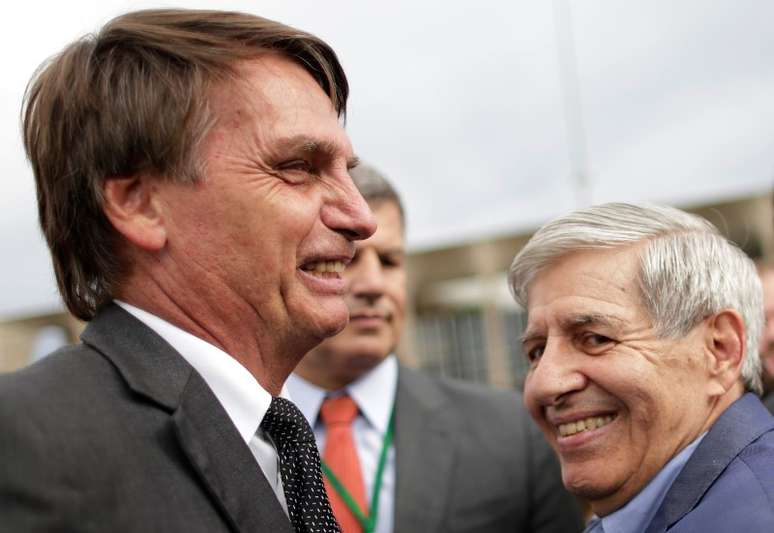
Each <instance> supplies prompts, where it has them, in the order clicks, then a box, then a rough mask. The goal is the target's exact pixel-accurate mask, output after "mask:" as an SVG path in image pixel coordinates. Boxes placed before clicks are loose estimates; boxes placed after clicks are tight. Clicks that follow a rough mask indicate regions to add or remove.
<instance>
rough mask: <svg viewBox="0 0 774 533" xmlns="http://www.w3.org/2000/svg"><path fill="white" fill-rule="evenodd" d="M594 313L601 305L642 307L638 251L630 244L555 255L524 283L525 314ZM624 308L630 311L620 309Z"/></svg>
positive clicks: (608, 307) (607, 307)
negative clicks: (539, 311) (525, 290)
mask: <svg viewBox="0 0 774 533" xmlns="http://www.w3.org/2000/svg"><path fill="white" fill-rule="evenodd" d="M545 309H552V310H559V309H561V310H562V311H563V313H564V314H573V315H574V314H580V315H590V316H591V315H595V314H598V313H599V312H600V311H599V310H601V309H605V310H616V314H618V315H621V314H626V315H630V314H633V313H639V312H640V311H642V298H641V291H640V285H639V253H638V250H637V249H635V248H633V247H628V246H627V247H617V248H604V249H592V250H581V251H577V252H571V253H568V254H564V255H563V256H561V257H558V258H557V259H556V260H554V261H552V262H551V263H550V264H548V265H546V266H545V267H544V268H542V269H540V270H539V271H537V272H536V273H535V275H534V276H533V278H532V280H531V281H530V282H529V284H528V286H527V309H526V310H527V315H528V317H530V318H532V316H533V315H535V314H536V312H537V311H538V310H545ZM624 309H630V310H631V312H627V313H622V312H621V311H622V310H624Z"/></svg>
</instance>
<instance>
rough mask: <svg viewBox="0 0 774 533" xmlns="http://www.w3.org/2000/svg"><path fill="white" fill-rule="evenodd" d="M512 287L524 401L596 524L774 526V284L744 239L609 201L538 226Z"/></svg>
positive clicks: (622, 528)
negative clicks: (765, 326)
mask: <svg viewBox="0 0 774 533" xmlns="http://www.w3.org/2000/svg"><path fill="white" fill-rule="evenodd" d="M510 284H511V287H512V289H513V292H514V295H515V297H516V300H517V302H519V303H520V304H521V305H522V306H524V307H525V309H526V310H527V313H528V323H527V328H526V331H525V332H524V338H523V342H524V353H525V354H526V356H527V357H528V359H529V361H530V370H529V373H528V375H527V378H526V382H525V389H524V397H525V401H526V403H527V406H528V409H529V410H530V413H531V414H532V416H533V418H534V419H535V420H536V421H537V422H538V424H539V425H540V426H541V428H542V430H543V432H544V434H545V435H546V437H547V438H548V440H549V442H550V443H551V444H552V445H553V447H554V448H555V449H556V451H557V453H558V454H559V457H560V461H561V466H562V477H563V480H564V483H565V485H566V486H567V488H568V489H569V490H570V491H571V492H573V493H575V494H577V495H578V496H581V497H582V498H585V499H586V500H588V501H589V502H590V503H591V506H592V509H593V510H594V512H595V514H596V515H597V517H598V519H597V520H594V521H593V522H592V524H591V525H590V526H589V531H593V532H595V533H596V532H602V531H604V532H606V533H626V532H631V533H634V532H649V533H651V532H660V531H667V530H668V531H673V532H688V531H702V532H728V531H774V498H773V496H774V418H773V417H772V416H771V415H770V414H769V413H768V412H767V411H766V409H765V408H764V407H763V405H762V404H761V402H760V400H759V399H758V397H757V394H760V391H761V381H760V361H759V358H758V351H757V348H758V338H759V335H760V333H761V325H762V304H761V286H760V282H759V281H758V277H757V274H756V271H755V267H754V265H753V264H752V262H751V261H750V260H749V259H748V258H747V257H746V256H745V255H744V254H743V253H742V252H741V250H739V249H738V248H736V247H735V246H734V245H732V244H731V243H729V242H728V241H727V240H726V239H725V238H723V237H722V236H721V235H719V234H718V232H717V230H716V229H715V228H714V227H713V226H712V225H711V224H709V223H708V222H706V221H705V220H703V219H701V218H699V217H697V216H694V215H689V214H687V213H684V212H681V211H679V210H676V209H672V208H667V207H656V206H652V207H645V206H636V205H628V204H606V205H602V206H598V207H592V208H589V209H585V210H580V211H576V212H574V213H572V214H569V215H567V216H564V217H560V218H558V219H556V220H554V221H552V222H549V223H548V224H546V225H545V226H543V227H542V228H541V229H540V230H538V231H537V233H535V235H534V236H533V237H532V239H531V240H530V241H529V242H528V243H527V245H526V246H525V247H524V249H522V251H521V252H519V254H518V255H517V256H516V258H515V259H514V261H513V264H512V266H511V271H510Z"/></svg>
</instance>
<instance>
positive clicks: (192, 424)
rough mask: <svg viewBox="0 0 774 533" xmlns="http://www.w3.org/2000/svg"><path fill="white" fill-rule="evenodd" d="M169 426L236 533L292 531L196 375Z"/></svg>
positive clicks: (249, 456) (252, 460)
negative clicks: (240, 532)
mask: <svg viewBox="0 0 774 533" xmlns="http://www.w3.org/2000/svg"><path fill="white" fill-rule="evenodd" d="M213 402H216V407H218V409H213ZM173 420H174V424H175V430H176V434H177V436H178V439H179V440H180V445H181V446H182V448H183V450H184V451H185V454H186V456H187V457H188V459H189V460H190V461H191V464H192V465H193V466H194V468H195V469H196V471H197V472H198V474H199V476H200V477H201V479H202V480H203V481H204V482H205V484H206V485H207V488H208V489H209V491H210V493H211V494H212V496H213V498H214V500H215V501H216V502H218V504H219V505H220V507H221V509H222V511H223V512H224V514H225V515H226V516H227V517H228V518H229V520H230V522H231V526H232V528H233V529H234V530H235V531H245V532H247V531H262V530H265V531H272V532H275V531H276V532H287V533H290V532H291V531H292V529H291V526H290V521H289V520H288V519H287V517H286V516H285V514H284V512H283V510H282V508H281V507H280V505H279V502H278V501H277V497H276V496H275V494H274V492H273V491H272V489H271V487H270V486H269V483H268V482H267V481H266V478H265V477H264V475H263V472H262V471H261V469H260V467H259V466H258V465H257V464H256V462H255V457H253V455H252V453H251V452H250V449H249V448H248V447H247V446H246V445H245V443H244V441H243V440H242V438H241V437H240V436H239V433H238V432H237V430H236V428H235V427H234V425H233V424H232V423H231V420H230V419H229V418H228V415H227V414H226V413H225V411H223V409H222V408H220V404H218V403H217V400H216V399H215V397H214V395H213V394H212V392H211V391H210V389H209V387H207V384H206V383H205V382H204V380H203V379H202V378H201V377H200V376H199V375H198V374H197V373H196V372H192V373H191V379H190V380H189V382H188V384H187V386H186V388H185V390H184V392H183V394H182V397H181V402H180V406H179V407H178V409H177V410H176V411H175V413H174V415H173Z"/></svg>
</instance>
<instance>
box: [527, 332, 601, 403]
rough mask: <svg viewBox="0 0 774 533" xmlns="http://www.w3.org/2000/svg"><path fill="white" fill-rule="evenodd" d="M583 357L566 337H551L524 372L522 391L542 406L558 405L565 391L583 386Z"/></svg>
mask: <svg viewBox="0 0 774 533" xmlns="http://www.w3.org/2000/svg"><path fill="white" fill-rule="evenodd" d="M582 361H583V358H582V356H580V354H577V353H575V350H574V349H573V348H572V345H571V343H569V342H567V341H566V339H564V338H562V337H559V338H551V339H549V340H548V341H547V343H546V346H545V348H544V349H543V355H541V356H540V359H538V360H537V362H536V363H533V366H532V368H531V369H530V371H529V374H527V379H526V382H525V387H524V394H525V396H527V397H528V399H529V400H530V401H533V402H536V403H538V404H539V405H542V406H548V405H557V404H559V403H561V401H562V399H563V398H565V397H567V395H568V394H571V393H573V392H578V391H581V390H583V389H584V388H585V387H586V385H587V383H588V378H587V377H586V374H585V373H584V372H583V367H582Z"/></svg>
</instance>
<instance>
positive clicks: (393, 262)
mask: <svg viewBox="0 0 774 533" xmlns="http://www.w3.org/2000/svg"><path fill="white" fill-rule="evenodd" d="M379 261H380V262H381V263H382V266H385V267H399V266H400V259H398V258H396V257H388V256H382V257H380V258H379Z"/></svg>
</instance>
